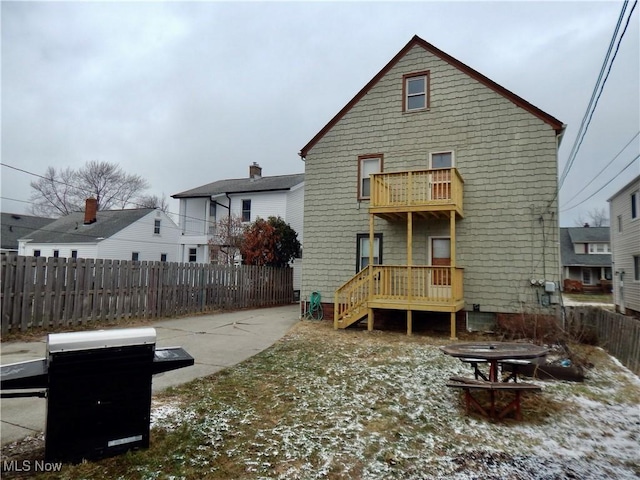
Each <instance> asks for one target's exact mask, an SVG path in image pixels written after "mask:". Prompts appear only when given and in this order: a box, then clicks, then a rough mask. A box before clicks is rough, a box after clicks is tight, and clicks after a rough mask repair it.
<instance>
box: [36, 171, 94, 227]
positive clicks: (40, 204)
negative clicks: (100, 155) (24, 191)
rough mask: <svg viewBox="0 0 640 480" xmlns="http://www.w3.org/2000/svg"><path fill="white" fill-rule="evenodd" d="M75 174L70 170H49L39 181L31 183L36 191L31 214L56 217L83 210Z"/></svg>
mask: <svg viewBox="0 0 640 480" xmlns="http://www.w3.org/2000/svg"><path fill="white" fill-rule="evenodd" d="M74 182H75V172H74V171H73V170H71V169H70V168H66V169H65V170H59V171H58V170H56V169H55V167H49V168H47V171H46V172H45V174H44V175H43V176H42V177H40V179H39V180H37V181H33V182H31V188H33V189H34V190H35V192H33V193H32V194H31V199H30V200H31V202H32V205H31V212H32V213H33V214H34V215H42V216H45V217H56V216H62V215H68V214H69V213H71V212H74V211H78V210H80V209H81V208H82V203H80V202H79V200H78V193H77V188H76V187H75V185H74Z"/></svg>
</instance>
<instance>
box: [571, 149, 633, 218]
mask: <svg viewBox="0 0 640 480" xmlns="http://www.w3.org/2000/svg"><path fill="white" fill-rule="evenodd" d="M638 158H640V154H638V155H636V156H635V158H634V159H633V160H631V161H630V162H629V163H627V164H626V165H625V166H624V168H623V169H622V170H620V171H619V172H618V173H616V174H615V175H614V176H613V178H612V179H611V180H609V181H608V182H607V183H605V184H604V185H602V187H600V188H599V189H598V190H596V191H595V192H593V193H592V194H591V195H589V196H588V197H587V198H585V199H584V200H582V201H581V202H579V203H576V204H575V205H573V206H572V207H568V208H565V209H564V210H560V211H561V212H567V211H569V210H573V209H574V208H576V207H577V206H579V205H582V204H583V203H584V202H586V201H587V200H589V199H590V198H593V197H594V196H595V195H596V194H597V193H599V192H600V191H602V189H603V188H604V187H606V186H607V185H609V184H610V183H611V182H613V181H614V180H615V179H616V178H618V176H619V175H620V174H621V173H622V172H624V171H625V170H626V169H627V168H629V167H630V166H631V165H633V162H635V161H636V160H638Z"/></svg>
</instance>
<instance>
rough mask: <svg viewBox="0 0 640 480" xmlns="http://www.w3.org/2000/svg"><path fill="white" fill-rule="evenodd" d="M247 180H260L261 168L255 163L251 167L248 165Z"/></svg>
mask: <svg viewBox="0 0 640 480" xmlns="http://www.w3.org/2000/svg"><path fill="white" fill-rule="evenodd" d="M249 178H254V179H257V178H262V167H260V165H258V164H257V163H256V162H253V165H249Z"/></svg>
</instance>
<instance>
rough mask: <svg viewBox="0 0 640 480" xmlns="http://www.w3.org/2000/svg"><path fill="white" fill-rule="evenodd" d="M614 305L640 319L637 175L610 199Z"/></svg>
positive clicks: (639, 180) (639, 186)
mask: <svg viewBox="0 0 640 480" xmlns="http://www.w3.org/2000/svg"><path fill="white" fill-rule="evenodd" d="M609 213H610V217H609V218H610V222H611V256H612V267H613V302H614V303H615V305H616V310H617V311H618V312H621V313H626V314H627V315H636V316H640V175H639V176H637V177H636V178H634V179H633V180H632V181H631V182H629V183H628V184H627V185H626V186H624V187H623V188H622V189H620V190H619V191H618V192H617V193H616V194H615V195H613V196H612V197H611V198H610V199H609Z"/></svg>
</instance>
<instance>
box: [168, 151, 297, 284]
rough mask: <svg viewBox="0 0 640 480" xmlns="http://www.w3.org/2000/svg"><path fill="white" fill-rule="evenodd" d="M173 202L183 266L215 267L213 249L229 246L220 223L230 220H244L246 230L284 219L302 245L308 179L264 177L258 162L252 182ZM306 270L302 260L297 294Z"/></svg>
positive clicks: (196, 191) (232, 182) (228, 183)
mask: <svg viewBox="0 0 640 480" xmlns="http://www.w3.org/2000/svg"><path fill="white" fill-rule="evenodd" d="M172 198H176V199H179V200H180V219H179V225H180V233H181V235H180V239H179V242H178V243H179V247H178V250H179V253H178V258H179V259H180V261H183V262H198V263H208V262H210V261H212V258H213V256H214V255H213V252H212V246H214V245H215V244H219V243H220V242H222V241H223V240H222V239H220V237H219V235H218V234H217V233H218V232H217V226H218V222H219V221H220V220H221V219H224V218H229V217H232V218H240V219H241V220H242V223H245V224H249V223H250V222H253V221H255V220H256V218H258V217H260V218H264V219H267V218H268V217H271V216H273V217H281V218H282V219H283V220H284V221H285V222H286V223H288V224H289V226H291V228H292V229H293V230H295V232H296V233H297V234H298V240H299V241H300V243H301V244H302V240H303V231H302V221H303V211H304V173H299V174H293V175H277V176H271V177H263V176H262V168H261V167H260V166H259V165H258V164H257V163H255V162H254V163H253V164H252V165H250V166H249V176H248V177H246V178H236V179H226V180H218V181H216V182H213V183H209V184H206V185H202V186H200V187H196V188H193V189H191V190H187V191H184V192H181V193H176V194H175V195H172ZM237 260H239V259H237ZM301 268H302V260H301V259H297V260H296V261H295V262H294V282H293V283H294V289H295V290H299V289H300V278H301Z"/></svg>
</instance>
